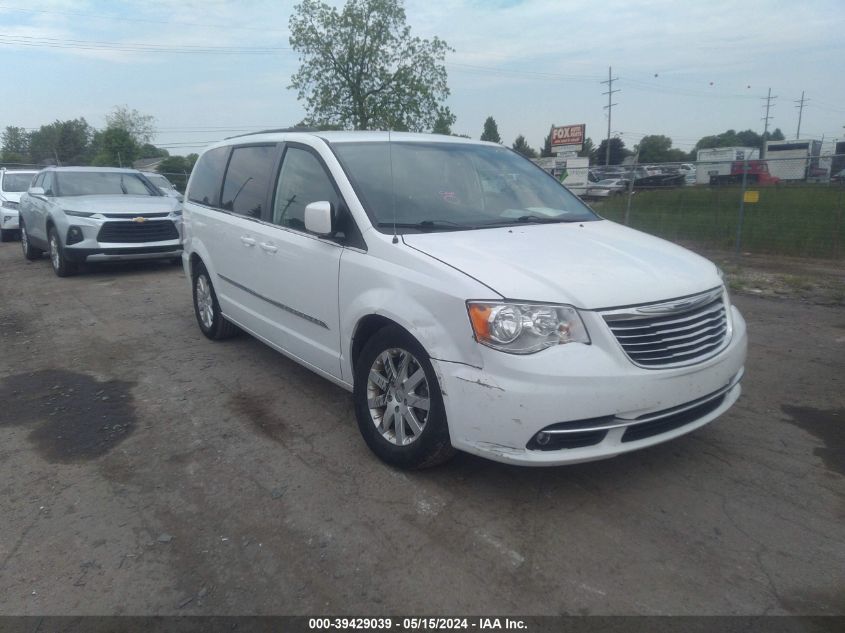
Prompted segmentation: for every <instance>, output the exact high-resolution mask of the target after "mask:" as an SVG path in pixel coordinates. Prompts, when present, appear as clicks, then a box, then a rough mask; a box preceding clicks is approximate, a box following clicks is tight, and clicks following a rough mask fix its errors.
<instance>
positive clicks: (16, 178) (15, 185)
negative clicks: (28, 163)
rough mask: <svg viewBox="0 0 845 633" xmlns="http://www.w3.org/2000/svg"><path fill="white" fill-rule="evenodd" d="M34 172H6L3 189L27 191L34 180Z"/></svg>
mask: <svg viewBox="0 0 845 633" xmlns="http://www.w3.org/2000/svg"><path fill="white" fill-rule="evenodd" d="M34 175H35V174H34V173H28V174H15V173H10V172H6V173H5V174H3V191H9V192H13V191H26V190H27V189H29V183H31V182H32V177H33V176H34Z"/></svg>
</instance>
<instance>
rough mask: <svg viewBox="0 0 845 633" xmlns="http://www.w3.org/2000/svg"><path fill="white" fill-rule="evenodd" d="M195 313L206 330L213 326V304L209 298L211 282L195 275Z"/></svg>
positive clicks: (204, 277) (200, 275)
mask: <svg viewBox="0 0 845 633" xmlns="http://www.w3.org/2000/svg"><path fill="white" fill-rule="evenodd" d="M195 283H196V295H197V313H198V314H199V317H200V321H201V322H202V324H203V327H205V328H206V329H207V330H210V329H211V326H212V325H214V303H213V301H212V298H211V282H210V281H209V280H208V277H206V276H205V275H204V274H199V275H197V280H196V282H195Z"/></svg>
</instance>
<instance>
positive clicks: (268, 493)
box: [0, 243, 845, 615]
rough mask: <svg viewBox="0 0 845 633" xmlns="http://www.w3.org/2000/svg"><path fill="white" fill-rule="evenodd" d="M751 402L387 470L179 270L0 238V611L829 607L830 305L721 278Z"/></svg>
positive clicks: (330, 392) (329, 400) (842, 549)
mask: <svg viewBox="0 0 845 633" xmlns="http://www.w3.org/2000/svg"><path fill="white" fill-rule="evenodd" d="M735 302H736V304H737V305H738V306H739V308H740V309H741V310H742V312H743V313H744V315H745V317H746V319H747V321H748V324H749V331H750V350H749V353H750V357H749V361H748V366H747V374H746V378H745V380H744V390H745V391H744V394H743V396H742V398H741V399H740V401H739V403H738V404H737V405H736V406H735V407H734V409H733V410H732V411H730V412H729V413H728V414H727V415H725V416H723V417H722V418H721V419H720V420H718V421H716V422H715V423H713V424H711V425H709V426H707V427H705V428H703V429H701V430H699V431H697V432H695V433H692V434H691V435H688V436H685V437H683V438H680V439H678V440H676V441H673V442H670V443H668V444H664V445H661V446H658V447H655V448H651V449H648V450H644V451H640V452H638V453H634V454H630V455H627V456H623V457H618V458H615V459H612V460H608V461H602V462H594V463H590V464H582V465H577V466H570V467H561V468H551V469H521V468H516V467H509V466H505V465H502V464H497V463H493V462H488V461H485V460H482V459H478V458H475V457H471V456H469V455H459V456H458V457H457V458H456V459H455V460H453V461H452V462H450V463H449V464H447V465H445V466H444V467H441V468H438V469H435V470H430V471H425V472H417V473H405V472H400V471H397V470H393V469H391V468H388V467H386V466H384V465H383V464H382V463H380V462H379V461H377V460H376V459H375V458H374V457H373V456H372V455H371V454H370V453H369V451H368V450H367V449H366V447H365V446H364V444H363V442H362V440H361V439H360V437H359V435H358V431H357V428H356V426H355V424H354V420H353V412H352V406H351V400H350V396H349V395H348V394H347V393H346V392H344V391H343V390H341V389H339V388H337V387H335V386H333V385H331V384H330V383H328V382H326V381H325V380H322V379H321V378H319V377H317V376H316V375H313V374H311V373H310V372H308V371H307V370H305V369H302V368H300V367H299V366H297V365H295V364H293V363H292V362H290V361H288V360H286V359H285V358H284V357H282V356H281V355H280V354H277V353H275V352H274V351H272V350H270V349H269V348H267V347H265V346H264V345H262V344H260V343H258V342H257V341H255V340H253V339H251V338H249V337H247V336H242V337H239V338H236V339H233V340H231V341H227V342H224V343H219V344H215V343H212V342H210V341H208V340H206V339H205V338H203V337H202V336H201V335H200V333H199V330H198V328H197V326H196V323H195V322H194V317H193V312H192V308H191V304H190V296H189V289H188V286H187V284H186V282H185V279H184V276H183V274H182V271H181V270H180V269H179V268H177V267H173V266H171V265H165V264H155V263H145V264H133V265H113V266H112V265H109V266H101V267H96V268H89V269H88V270H86V271H85V272H84V273H83V274H82V275H80V276H78V277H73V278H68V279H58V278H56V277H55V276H54V275H53V273H52V271H51V270H50V267H49V263H48V262H47V260H46V259H44V260H42V261H38V262H26V261H25V260H24V259H23V258H22V257H21V255H20V251H19V246H18V244H17V243H5V244H2V245H0V471H2V478H0V614H3V615H10V614H64V615H67V614H140V615H148V614H184V615H198V614H317V613H353V614H360V615H377V614H405V615H418V614H450V613H484V614H494V613H499V614H504V613H518V614H523V615H528V614H537V615H540V614H561V613H565V614H764V613H766V614H787V613H791V614H840V615H841V614H845V527H843V525H845V435H843V428H845V385H843V380H844V379H845V371H843V367H845V361H843V351H845V310H843V308H842V307H841V306H835V305H827V306H825V305H816V304H812V303H808V302H802V301H798V300H792V299H788V298H787V299H784V298H779V299H773V298H765V297H755V296H747V295H743V294H739V295H737V297H736V298H735Z"/></svg>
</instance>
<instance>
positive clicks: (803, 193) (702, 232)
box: [591, 185, 845, 258]
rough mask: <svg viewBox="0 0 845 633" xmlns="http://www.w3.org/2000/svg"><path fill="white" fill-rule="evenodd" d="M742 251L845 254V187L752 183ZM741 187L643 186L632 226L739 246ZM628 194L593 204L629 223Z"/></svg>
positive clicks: (631, 218)
mask: <svg viewBox="0 0 845 633" xmlns="http://www.w3.org/2000/svg"><path fill="white" fill-rule="evenodd" d="M749 191H759V192H760V200H759V202H757V203H754V204H751V203H746V205H745V217H744V221H743V224H742V233H741V242H740V250H741V251H742V252H749V253H761V254H763V253H765V254H774V255H793V256H800V257H817V258H841V257H843V256H845V186H842V185H837V186H826V185H801V186H797V185H785V186H777V187H759V188H751V187H749ZM741 197H742V191H741V188H740V187H701V186H698V187H678V188H673V189H667V190H650V191H637V192H635V193H634V195H633V197H632V198H631V210H630V213H629V222H628V223H629V225H630V226H631V227H633V228H635V229H639V230H641V231H645V232H647V233H652V234H654V235H658V236H660V237H664V238H666V239H669V240H672V241H677V242H688V243H692V244H698V245H701V246H703V247H708V248H717V249H726V250H728V249H733V248H734V244H735V240H736V236H737V227H738V221H739V206H740V204H739V203H740V199H741ZM627 199H628V196H627V194H626V195H621V196H616V197H614V198H612V199H609V200H604V201H600V202H593V203H591V205H592V207H593V208H594V209H595V210H596V211H597V212H598V213H599V214H601V215H602V216H603V217H605V218H607V219H609V220H613V221H615V222H623V221H624V216H625V207H626V204H627Z"/></svg>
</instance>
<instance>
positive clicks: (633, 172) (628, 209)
mask: <svg viewBox="0 0 845 633" xmlns="http://www.w3.org/2000/svg"><path fill="white" fill-rule="evenodd" d="M639 162H640V152H639V150H637V155H636V156H634V163H633V165H631V173H630V178H629V179H628V200H626V201H625V220H624V222H625V226H628V218H629V217H630V215H631V198H632V197H633V195H634V178H636V172H637V164H639Z"/></svg>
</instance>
